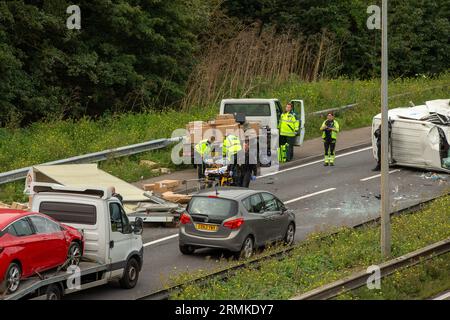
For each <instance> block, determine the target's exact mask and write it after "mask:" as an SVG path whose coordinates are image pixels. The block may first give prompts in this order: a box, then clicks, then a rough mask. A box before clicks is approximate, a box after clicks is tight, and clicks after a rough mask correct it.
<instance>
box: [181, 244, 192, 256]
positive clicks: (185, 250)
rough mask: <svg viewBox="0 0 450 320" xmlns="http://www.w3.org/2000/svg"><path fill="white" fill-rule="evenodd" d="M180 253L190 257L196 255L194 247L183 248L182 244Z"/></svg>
mask: <svg viewBox="0 0 450 320" xmlns="http://www.w3.org/2000/svg"><path fill="white" fill-rule="evenodd" d="M180 251H181V253H182V254H186V255H190V254H193V253H194V251H195V249H194V248H193V247H192V246H183V245H181V244H180Z"/></svg>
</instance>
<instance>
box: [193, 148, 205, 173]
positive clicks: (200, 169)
mask: <svg viewBox="0 0 450 320" xmlns="http://www.w3.org/2000/svg"><path fill="white" fill-rule="evenodd" d="M194 154H195V155H194V157H195V158H194V161H196V159H202V163H201V164H196V166H197V176H198V178H199V179H203V178H204V177H205V169H206V164H205V163H204V162H203V157H202V156H201V155H200V154H199V153H198V152H196V151H195V152H194Z"/></svg>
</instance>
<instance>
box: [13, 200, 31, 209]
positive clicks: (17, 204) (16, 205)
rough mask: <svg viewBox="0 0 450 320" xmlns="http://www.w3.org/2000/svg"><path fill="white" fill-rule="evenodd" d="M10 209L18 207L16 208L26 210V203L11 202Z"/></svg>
mask: <svg viewBox="0 0 450 320" xmlns="http://www.w3.org/2000/svg"><path fill="white" fill-rule="evenodd" d="M10 208H11V209H18V210H28V205H26V204H23V203H19V202H13V203H12V204H11V207H10Z"/></svg>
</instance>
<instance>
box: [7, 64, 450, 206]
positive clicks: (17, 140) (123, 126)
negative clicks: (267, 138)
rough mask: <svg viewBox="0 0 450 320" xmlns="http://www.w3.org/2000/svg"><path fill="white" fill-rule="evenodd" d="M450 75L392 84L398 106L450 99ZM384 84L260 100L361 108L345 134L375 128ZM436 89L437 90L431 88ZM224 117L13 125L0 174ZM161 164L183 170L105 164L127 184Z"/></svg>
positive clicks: (344, 118) (305, 89) (312, 107)
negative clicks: (277, 99)
mask: <svg viewBox="0 0 450 320" xmlns="http://www.w3.org/2000/svg"><path fill="white" fill-rule="evenodd" d="M449 84H450V73H447V74H444V75H442V76H441V77H439V78H436V79H426V78H415V79H401V80H393V81H391V82H390V95H391V96H395V95H398V94H403V93H405V92H408V93H409V94H407V95H402V96H398V97H395V98H392V99H391V100H390V104H391V106H392V107H399V106H407V105H408V102H409V101H413V102H414V103H416V104H420V103H423V102H424V101H426V100H430V99H437V98H446V97H448V90H447V89H448V87H442V86H443V85H449ZM379 86H380V84H379V80H378V79H374V80H367V81H360V80H348V79H337V80H322V81H318V82H312V83H306V82H302V81H298V80H296V79H292V80H290V81H288V82H286V83H285V84H283V85H281V86H278V87H276V88H273V89H272V90H265V91H263V92H260V93H258V94H256V93H255V94H254V95H253V96H254V97H262V98H274V97H275V98H279V99H281V100H282V102H283V103H286V102H288V101H289V100H290V99H294V98H302V99H304V100H305V106H306V112H307V113H310V112H313V111H318V110H323V109H328V108H333V107H339V106H343V105H346V104H350V103H355V102H356V103H358V107H356V108H354V109H352V110H351V111H347V112H342V113H341V114H338V115H337V116H338V120H339V122H340V124H341V129H342V130H348V129H352V128H359V127H364V126H368V125H370V124H371V121H372V117H373V116H374V115H375V114H376V113H378V112H379V111H378V110H379V101H380V96H379V94H380V93H379V92H380V90H379ZM430 88H431V89H430ZM217 112H218V105H212V106H209V107H206V108H196V107H192V108H190V109H189V111H176V110H166V111H164V112H160V113H156V112H147V113H140V114H131V113H130V114H121V115H105V116H103V117H101V118H98V119H89V118H82V119H80V120H78V121H73V120H57V119H56V120H55V119H49V120H47V121H42V122H37V123H34V124H32V125H30V126H29V127H26V128H15V127H14V125H13V124H11V125H10V126H8V127H6V128H0V172H5V171H9V170H13V169H18V168H23V167H27V166H31V165H35V164H39V163H44V162H48V161H52V160H58V159H64V158H68V157H72V156H76V155H81V154H86V153H91V152H96V151H101V150H106V149H110V148H115V147H120V146H124V145H130V144H133V143H138V142H143V141H148V140H153V139H158V138H167V137H170V136H171V134H172V132H173V131H174V130H176V129H179V128H184V127H185V124H186V123H187V122H189V121H193V120H208V119H211V118H213V117H214V115H215V114H216V113H217ZM322 121H323V119H322V118H320V117H313V116H309V117H307V122H306V139H310V138H314V137H317V136H319V135H320V132H319V131H318V128H319V127H320V125H321V123H322ZM141 159H148V160H152V161H157V162H160V164H161V165H162V166H165V167H172V168H173V169H180V168H183V167H176V168H175V166H174V165H172V162H171V160H170V148H167V149H165V150H159V151H154V152H147V153H143V154H140V155H135V156H131V157H126V158H120V159H114V160H108V161H105V162H102V164H101V167H102V168H103V169H104V170H106V171H107V172H109V173H111V174H113V175H116V176H118V177H119V178H122V179H124V180H126V181H129V182H132V181H138V180H140V179H141V178H149V177H152V173H151V171H150V170H148V169H146V168H145V167H142V166H140V165H139V160H141ZM22 190H23V183H22V182H19V183H12V184H9V185H3V186H0V201H5V202H11V201H14V200H20V199H23V195H22Z"/></svg>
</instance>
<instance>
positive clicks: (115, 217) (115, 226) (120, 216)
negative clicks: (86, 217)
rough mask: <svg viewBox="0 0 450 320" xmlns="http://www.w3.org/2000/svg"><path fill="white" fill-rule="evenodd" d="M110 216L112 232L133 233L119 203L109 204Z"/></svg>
mask: <svg viewBox="0 0 450 320" xmlns="http://www.w3.org/2000/svg"><path fill="white" fill-rule="evenodd" d="M109 215H110V217H111V231H112V232H120V233H131V225H130V221H129V220H128V217H127V215H126V214H125V212H124V210H123V208H122V206H121V205H120V204H118V203H117V202H112V203H110V204H109Z"/></svg>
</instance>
